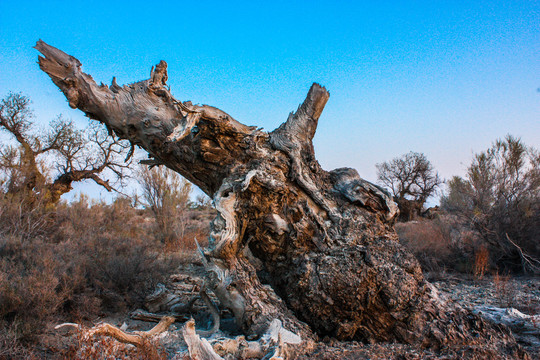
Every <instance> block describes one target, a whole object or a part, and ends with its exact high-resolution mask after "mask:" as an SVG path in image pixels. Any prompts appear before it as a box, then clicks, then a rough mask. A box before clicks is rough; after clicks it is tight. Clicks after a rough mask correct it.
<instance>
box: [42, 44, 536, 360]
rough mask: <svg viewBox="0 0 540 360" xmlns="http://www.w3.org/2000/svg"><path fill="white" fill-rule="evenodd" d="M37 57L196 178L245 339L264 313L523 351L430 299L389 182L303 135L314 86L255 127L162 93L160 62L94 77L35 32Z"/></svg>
mask: <svg viewBox="0 0 540 360" xmlns="http://www.w3.org/2000/svg"><path fill="white" fill-rule="evenodd" d="M36 49H37V50H39V51H40V52H41V53H42V54H43V56H40V57H39V66H40V68H41V69H42V70H43V71H45V72H46V73H47V74H48V75H49V76H50V78H51V79H52V81H53V82H54V83H55V84H56V85H57V86H58V87H59V88H60V90H62V92H63V93H64V94H65V96H66V98H67V99H68V101H69V105H70V106H71V107H72V108H78V109H80V110H82V111H83V112H84V113H85V114H86V115H87V116H88V117H89V118H91V119H94V120H97V121H100V122H101V123H103V124H105V126H107V128H108V129H109V130H110V131H111V132H113V133H114V134H116V136H118V137H119V138H121V139H127V140H129V141H130V142H131V143H132V144H133V145H137V146H139V147H141V148H143V149H145V150H146V151H147V152H148V154H149V157H150V160H151V161H150V162H149V163H151V164H152V165H158V164H163V165H165V166H167V167H169V168H171V169H173V170H174V171H177V172H178V173H180V174H182V175H183V176H184V177H186V178H187V179H188V180H190V181H191V182H193V183H194V184H196V185H197V186H198V187H200V188H201V189H202V190H203V191H204V192H205V193H206V194H208V195H209V196H210V197H211V198H212V199H213V202H214V206H215V208H216V209H217V211H218V215H217V217H216V218H215V219H214V220H213V222H212V231H211V235H210V246H209V248H208V249H206V250H205V251H204V256H205V259H206V261H207V264H206V267H207V270H208V281H207V285H208V288H209V289H210V290H211V291H213V292H214V294H215V295H216V296H217V298H218V299H219V301H220V302H221V304H222V306H224V307H227V308H229V309H230V310H231V311H232V312H233V314H234V316H235V317H236V320H237V322H238V324H239V325H240V326H241V327H242V328H243V329H244V331H245V333H246V335H247V336H248V339H250V337H251V338H254V337H257V336H261V335H262V334H264V333H265V331H266V330H267V328H268V327H269V325H270V324H271V323H272V321H273V320H274V319H279V320H280V321H281V322H282V324H283V327H284V328H285V329H287V330H289V331H292V332H293V333H295V334H297V335H299V336H300V337H301V338H302V339H317V338H318V336H329V337H335V338H337V339H340V340H359V341H364V342H379V341H397V342H403V343H409V344H418V345H421V346H425V347H432V348H442V347H459V348H462V347H468V348H471V349H472V350H471V351H472V353H474V349H475V348H478V347H479V346H481V347H483V348H486V347H487V348H489V349H492V350H493V354H505V356H508V357H516V358H521V357H523V356H525V355H524V354H523V352H522V350H521V349H520V348H519V347H518V346H517V345H516V343H515V341H514V339H513V338H512V336H511V335H510V333H509V332H508V330H506V329H504V328H502V327H497V326H492V325H490V324H488V323H487V322H486V321H484V320H482V319H481V318H480V317H479V316H476V315H474V314H472V313H470V312H468V311H464V310H462V309H460V308H458V307H456V306H455V305H452V304H450V303H445V302H443V301H441V300H440V299H439V298H438V297H437V296H436V293H435V291H434V290H433V287H432V286H431V285H430V284H429V283H428V282H426V280H425V279H424V276H423V274H422V271H421V269H420V266H419V264H418V261H417V260H416V259H415V258H414V256H413V255H411V254H410V253H409V252H408V251H406V250H405V249H404V248H403V247H402V246H401V245H400V244H399V242H398V238H397V235H396V233H395V231H394V228H393V220H394V218H395V217H396V214H397V208H396V205H395V204H394V202H393V201H392V199H391V198H390V196H389V194H388V193H387V192H385V191H384V190H383V189H381V188H380V187H378V186H376V185H373V184H371V183H369V182H367V181H365V180H363V179H361V178H360V176H359V175H358V173H357V172H356V171H355V170H353V169H349V168H342V169H336V170H333V171H330V172H327V171H325V170H323V169H322V168H321V166H320V165H319V163H318V162H317V160H316V158H315V153H314V149H313V143H312V139H313V136H314V135H315V130H316V128H317V122H318V120H319V116H320V115H321V113H322V111H323V108H324V106H325V104H326V102H327V101H328V99H329V93H328V91H327V90H326V89H325V88H324V87H322V86H320V85H319V84H313V85H312V86H311V88H310V90H309V92H308V94H307V97H306V99H305V100H304V102H303V103H302V104H301V105H300V106H299V107H298V109H297V111H296V112H292V113H291V114H290V115H289V117H288V119H287V121H285V122H284V123H283V124H282V125H281V126H280V127H279V128H277V129H276V130H274V131H272V132H270V133H268V132H265V131H262V130H258V129H257V128H256V127H252V126H246V125H244V124H242V123H240V122H238V121H236V120H235V119H234V118H233V117H232V116H231V115H229V114H227V113H225V112H224V111H222V110H220V109H217V108H215V107H212V106H208V105H193V104H192V103H191V102H182V101H180V100H177V99H175V98H174V97H173V96H172V95H171V93H170V92H169V89H168V87H167V85H166V80H167V64H166V63H165V62H164V61H161V62H160V63H159V64H158V65H157V66H156V67H155V68H152V71H151V74H150V79H148V80H144V81H139V82H136V83H132V84H127V85H124V86H120V85H118V84H116V83H115V82H113V84H112V85H111V86H107V85H103V84H101V85H98V84H96V83H95V82H94V80H93V79H92V77H91V76H90V75H87V74H85V73H84V72H82V70H81V63H80V62H79V60H77V59H76V58H74V57H72V56H70V55H67V54H66V53H64V52H62V51H60V50H58V49H56V48H54V47H52V46H50V45H47V44H46V43H44V42H43V41H38V43H37V45H36Z"/></svg>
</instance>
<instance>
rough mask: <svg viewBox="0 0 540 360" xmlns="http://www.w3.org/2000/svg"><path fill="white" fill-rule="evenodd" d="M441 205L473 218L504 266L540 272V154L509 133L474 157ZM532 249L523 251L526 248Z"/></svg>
mask: <svg viewBox="0 0 540 360" xmlns="http://www.w3.org/2000/svg"><path fill="white" fill-rule="evenodd" d="M441 205H442V206H443V208H445V209H446V210H448V211H451V212H454V213H457V214H460V215H462V216H464V217H465V218H466V219H468V220H469V221H470V223H471V224H472V225H473V226H474V228H476V229H477V230H478V231H479V232H480V234H481V235H482V237H483V238H484V239H485V240H486V241H487V242H488V243H489V244H490V245H491V249H492V252H493V253H494V254H495V256H496V257H498V259H495V260H496V261H497V262H498V263H499V265H501V266H509V265H510V267H511V266H512V263H514V264H515V265H519V266H520V268H521V269H522V270H523V271H525V272H527V271H532V270H534V271H536V272H538V271H540V267H539V266H540V262H538V260H535V259H534V258H527V257H528V256H530V255H527V253H529V254H533V255H534V256H535V257H536V258H539V257H540V246H539V245H538V234H539V233H540V154H539V153H538V151H537V150H535V149H534V148H531V147H528V146H526V145H525V144H524V143H523V142H522V141H521V140H520V139H518V138H515V137H513V136H510V135H507V136H506V137H505V139H501V140H497V141H496V142H495V143H494V144H493V145H492V147H491V148H489V149H488V150H486V151H483V152H481V153H479V154H476V155H475V156H474V159H473V161H472V163H471V165H470V166H469V168H468V170H467V175H466V177H465V178H464V179H463V178H460V177H454V178H453V179H452V180H451V181H449V182H448V190H447V193H446V194H445V195H444V196H443V197H442V199H441ZM522 247H523V248H524V250H526V253H523V249H521V248H522Z"/></svg>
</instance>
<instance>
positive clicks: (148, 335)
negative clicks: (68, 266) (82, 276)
mask: <svg viewBox="0 0 540 360" xmlns="http://www.w3.org/2000/svg"><path fill="white" fill-rule="evenodd" d="M174 321H175V318H174V317H172V316H163V317H161V320H160V321H159V323H158V324H157V325H156V326H154V327H153V328H152V329H150V330H148V331H134V332H132V333H128V332H125V331H124V330H122V329H120V328H118V327H116V326H114V325H111V324H108V323H101V324H98V325H96V326H94V327H93V328H91V329H88V330H83V338H85V339H91V338H93V337H94V336H109V337H112V338H114V339H116V340H118V341H120V342H121V343H124V344H131V345H135V346H137V347H141V348H143V347H145V346H148V344H149V343H148V341H149V340H151V339H152V338H153V337H155V336H156V335H159V334H161V333H163V332H164V331H167V330H168V329H169V327H170V326H171V325H172V324H173V323H174ZM65 326H70V327H74V328H78V329H80V328H81V327H80V325H78V324H73V323H64V324H60V325H57V326H55V329H56V330H59V329H61V328H63V327H65Z"/></svg>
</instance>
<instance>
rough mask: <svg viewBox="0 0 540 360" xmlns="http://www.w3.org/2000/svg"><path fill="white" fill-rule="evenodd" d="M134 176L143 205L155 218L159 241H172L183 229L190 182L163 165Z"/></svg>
mask: <svg viewBox="0 0 540 360" xmlns="http://www.w3.org/2000/svg"><path fill="white" fill-rule="evenodd" d="M137 178H138V179H139V182H140V184H141V187H142V192H143V196H142V198H143V205H144V206H145V207H146V208H148V209H149V210H150V211H151V212H152V215H153V216H154V217H155V219H156V224H157V227H158V229H157V231H156V234H157V236H158V237H159V238H160V239H159V240H161V241H162V242H164V243H171V242H172V241H174V240H177V239H179V238H181V237H182V236H183V235H184V232H185V225H186V224H185V223H186V219H185V216H186V209H187V207H188V203H189V194H190V193H191V183H190V182H189V181H187V180H186V179H184V178H183V177H182V176H180V175H179V174H178V173H176V172H173V171H171V170H169V169H167V168H166V167H164V166H157V167H153V168H152V169H147V168H144V169H141V170H140V171H139V172H138V175H137Z"/></svg>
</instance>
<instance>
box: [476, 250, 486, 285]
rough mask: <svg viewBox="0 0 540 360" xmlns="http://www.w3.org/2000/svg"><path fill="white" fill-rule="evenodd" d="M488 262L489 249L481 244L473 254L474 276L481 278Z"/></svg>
mask: <svg viewBox="0 0 540 360" xmlns="http://www.w3.org/2000/svg"><path fill="white" fill-rule="evenodd" d="M488 263H489V250H488V248H487V246H485V245H483V246H481V247H480V249H479V250H478V251H477V252H476V254H475V255H474V277H475V278H477V279H482V278H483V277H484V275H485V274H486V270H487V269H488Z"/></svg>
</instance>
